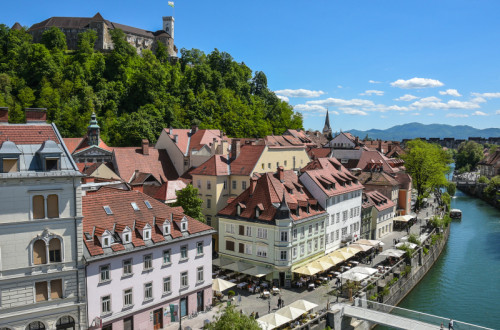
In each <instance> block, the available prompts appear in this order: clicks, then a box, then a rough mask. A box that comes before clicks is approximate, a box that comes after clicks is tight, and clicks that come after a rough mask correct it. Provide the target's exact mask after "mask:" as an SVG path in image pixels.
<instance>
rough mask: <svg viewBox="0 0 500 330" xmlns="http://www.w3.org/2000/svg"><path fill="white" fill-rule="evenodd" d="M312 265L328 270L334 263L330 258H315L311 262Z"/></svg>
mask: <svg viewBox="0 0 500 330" xmlns="http://www.w3.org/2000/svg"><path fill="white" fill-rule="evenodd" d="M310 265H311V266H312V267H314V268H319V269H321V271H325V270H328V269H330V268H332V267H333V266H334V264H333V263H332V262H331V261H329V260H319V259H318V260H315V261H313V262H311V263H310Z"/></svg>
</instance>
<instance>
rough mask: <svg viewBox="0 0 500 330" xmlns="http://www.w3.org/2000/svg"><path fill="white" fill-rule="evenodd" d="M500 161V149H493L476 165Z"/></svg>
mask: <svg viewBox="0 0 500 330" xmlns="http://www.w3.org/2000/svg"><path fill="white" fill-rule="evenodd" d="M499 163H500V150H495V152H494V153H491V154H488V155H487V156H486V157H485V158H484V159H483V160H482V161H480V162H479V163H478V165H485V166H495V165H498V164H499Z"/></svg>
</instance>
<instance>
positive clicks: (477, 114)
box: [472, 111, 487, 116]
mask: <svg viewBox="0 0 500 330" xmlns="http://www.w3.org/2000/svg"><path fill="white" fill-rule="evenodd" d="M472 115H473V116H487V114H486V113H484V112H482V111H475V112H474V113H473V114H472Z"/></svg>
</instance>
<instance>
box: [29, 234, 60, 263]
mask: <svg viewBox="0 0 500 330" xmlns="http://www.w3.org/2000/svg"><path fill="white" fill-rule="evenodd" d="M59 246H60V243H59ZM46 263H47V247H46V245H45V242H44V241H42V240H41V239H39V240H37V241H35V243H34V244H33V264H35V265H42V264H46Z"/></svg>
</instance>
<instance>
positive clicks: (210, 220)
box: [207, 215, 212, 226]
mask: <svg viewBox="0 0 500 330" xmlns="http://www.w3.org/2000/svg"><path fill="white" fill-rule="evenodd" d="M207 225H209V226H211V225H212V217H211V216H209V215H207Z"/></svg>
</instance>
